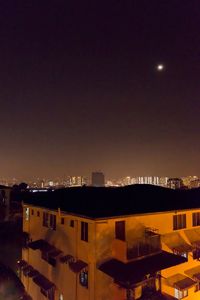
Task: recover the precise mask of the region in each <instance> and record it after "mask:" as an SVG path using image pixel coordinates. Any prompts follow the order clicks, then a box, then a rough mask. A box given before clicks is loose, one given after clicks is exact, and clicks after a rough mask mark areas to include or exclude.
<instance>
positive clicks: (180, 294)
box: [174, 289, 188, 299]
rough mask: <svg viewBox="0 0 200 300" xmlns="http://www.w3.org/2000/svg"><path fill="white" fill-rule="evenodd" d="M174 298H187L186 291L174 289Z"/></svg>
mask: <svg viewBox="0 0 200 300" xmlns="http://www.w3.org/2000/svg"><path fill="white" fill-rule="evenodd" d="M174 296H175V298H177V299H182V298H185V297H187V296H188V290H183V291H180V290H178V289H174Z"/></svg>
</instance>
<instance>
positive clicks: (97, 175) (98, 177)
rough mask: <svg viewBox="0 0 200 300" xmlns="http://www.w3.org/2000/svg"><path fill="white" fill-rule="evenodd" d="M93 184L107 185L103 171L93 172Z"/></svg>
mask: <svg viewBox="0 0 200 300" xmlns="http://www.w3.org/2000/svg"><path fill="white" fill-rule="evenodd" d="M92 186H97V187H101V186H105V176H104V174H103V173H102V172H92Z"/></svg>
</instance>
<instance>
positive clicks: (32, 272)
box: [28, 269, 40, 278]
mask: <svg viewBox="0 0 200 300" xmlns="http://www.w3.org/2000/svg"><path fill="white" fill-rule="evenodd" d="M39 274H40V273H39V272H38V271H37V270H35V269H32V270H31V271H30V272H29V273H28V277H30V278H33V277H36V276H38V275H39Z"/></svg>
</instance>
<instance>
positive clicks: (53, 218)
mask: <svg viewBox="0 0 200 300" xmlns="http://www.w3.org/2000/svg"><path fill="white" fill-rule="evenodd" d="M49 228H51V229H53V230H56V215H52V214H50V224H49Z"/></svg>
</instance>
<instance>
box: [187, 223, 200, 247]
mask: <svg viewBox="0 0 200 300" xmlns="http://www.w3.org/2000/svg"><path fill="white" fill-rule="evenodd" d="M184 232H185V235H186V236H187V238H188V240H189V241H190V243H191V244H192V245H193V246H198V247H200V228H194V229H188V230H184Z"/></svg>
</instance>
